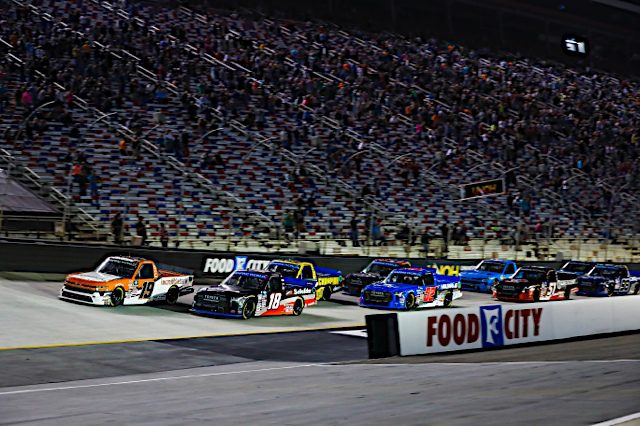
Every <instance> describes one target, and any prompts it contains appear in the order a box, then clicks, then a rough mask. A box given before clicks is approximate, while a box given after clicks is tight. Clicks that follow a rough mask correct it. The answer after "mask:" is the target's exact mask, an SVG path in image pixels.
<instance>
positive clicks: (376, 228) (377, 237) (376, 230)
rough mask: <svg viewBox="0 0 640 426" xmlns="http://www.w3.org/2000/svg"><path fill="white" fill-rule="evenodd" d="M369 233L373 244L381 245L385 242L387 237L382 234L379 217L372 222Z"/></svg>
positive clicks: (382, 229) (382, 228)
mask: <svg viewBox="0 0 640 426" xmlns="http://www.w3.org/2000/svg"><path fill="white" fill-rule="evenodd" d="M371 233H372V237H373V245H375V246H383V245H386V244H387V239H386V237H385V236H384V227H383V226H382V221H381V220H380V219H378V220H376V221H375V222H374V223H373V228H372V229H371Z"/></svg>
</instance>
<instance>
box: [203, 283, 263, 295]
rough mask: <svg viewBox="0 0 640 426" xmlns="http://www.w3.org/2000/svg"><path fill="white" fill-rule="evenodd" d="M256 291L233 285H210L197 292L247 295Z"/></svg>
mask: <svg viewBox="0 0 640 426" xmlns="http://www.w3.org/2000/svg"><path fill="white" fill-rule="evenodd" d="M257 293H258V292H257V291H252V290H247V289H246V288H241V287H235V286H227V285H224V286H223V285H220V286H212V287H205V288H204V289H202V290H200V291H199V292H198V293H197V294H218V295H225V296H229V297H239V296H249V295H251V294H257Z"/></svg>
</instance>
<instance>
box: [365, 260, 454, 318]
mask: <svg viewBox="0 0 640 426" xmlns="http://www.w3.org/2000/svg"><path fill="white" fill-rule="evenodd" d="M460 297H462V292H461V291H460V282H459V281H458V277H452V276H448V275H437V274H436V273H435V269H432V268H398V269H395V270H393V271H391V273H390V274H389V275H388V276H387V277H386V278H385V279H384V280H383V281H381V282H378V283H373V284H369V285H368V286H366V287H365V288H364V290H363V291H362V296H360V306H362V307H365V308H382V309H399V310H405V311H410V310H412V309H415V308H427V307H434V306H444V307H450V306H451V305H452V303H453V301H454V300H455V299H459V298H460Z"/></svg>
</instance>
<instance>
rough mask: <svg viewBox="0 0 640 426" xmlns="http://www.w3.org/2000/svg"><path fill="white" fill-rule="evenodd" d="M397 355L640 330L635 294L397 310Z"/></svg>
mask: <svg viewBox="0 0 640 426" xmlns="http://www.w3.org/2000/svg"><path fill="white" fill-rule="evenodd" d="M397 320H398V340H399V343H400V354H401V355H417V354H428V353H437V352H450V351H459V350H466V349H482V348H496V347H501V346H508V345H517V344H522V343H531V342H540V341H548V340H557V339H568V338H572V337H579V336H589V335H595V334H603V333H616V332H622V331H631V330H640V296H622V297H612V298H597V299H596V298H594V299H590V300H570V301H559V302H547V303H530V304H523V305H487V306H480V307H475V308H465V309H447V310H437V311H418V312H402V313H398V314H397Z"/></svg>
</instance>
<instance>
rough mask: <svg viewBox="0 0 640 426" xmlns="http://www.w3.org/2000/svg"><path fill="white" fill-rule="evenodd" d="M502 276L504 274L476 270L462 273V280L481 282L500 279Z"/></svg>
mask: <svg viewBox="0 0 640 426" xmlns="http://www.w3.org/2000/svg"><path fill="white" fill-rule="evenodd" d="M501 275H502V274H500V273H497V272H489V271H478V270H475V269H474V270H471V271H460V278H470V279H476V280H481V279H484V278H489V279H491V278H500V276H501Z"/></svg>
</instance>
